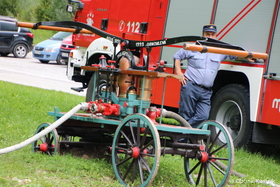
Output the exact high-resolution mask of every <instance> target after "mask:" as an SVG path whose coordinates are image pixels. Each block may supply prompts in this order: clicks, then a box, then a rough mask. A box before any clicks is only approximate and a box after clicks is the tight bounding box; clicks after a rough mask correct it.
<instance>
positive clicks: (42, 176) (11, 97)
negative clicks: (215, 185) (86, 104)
mask: <svg viewBox="0 0 280 187" xmlns="http://www.w3.org/2000/svg"><path fill="white" fill-rule="evenodd" d="M84 100H85V99H84V97H80V96H76V95H71V94H68V93H63V92H57V91H51V90H43V89H39V88H34V87H28V86H22V85H17V84H12V83H7V82H3V81H0V111H1V112H0V127H1V128H0V148H4V147H8V146H11V145H14V144H17V143H20V142H22V141H23V140H25V139H27V138H30V137H31V136H32V135H33V134H34V132H35V130H36V128H37V127H38V125H40V124H41V123H44V122H50V123H52V122H53V117H51V116H48V115H47V112H48V111H53V108H54V107H58V108H59V109H60V110H61V111H69V110H70V109H72V107H74V106H76V105H77V104H78V103H80V102H83V101H84ZM0 158H1V161H0V162H1V164H0V186H1V187H2V186H3V187H6V186H7V187H8V186H28V187H33V186H34V187H35V186H36V187H39V186H40V187H41V186H42V187H45V186H46V187H47V186H52V187H53V186H65V187H72V186H79V187H80V186H81V187H83V186H112V187H113V186H114V187H115V186H120V184H119V183H118V182H117V181H116V180H115V174H114V172H113V168H112V165H111V164H110V163H109V162H108V161H106V160H105V159H89V160H87V159H83V158H80V157H75V156H72V155H70V154H66V155H63V156H62V155H55V156H51V157H49V156H46V155H41V154H36V153H32V151H31V145H29V146H26V147H24V148H22V149H20V150H17V151H14V152H11V153H7V154H4V155H0ZM160 159H161V161H160V167H159V171H158V173H157V175H156V178H155V180H154V181H153V183H152V186H165V187H174V186H188V183H187V182H186V180H185V176H184V169H183V159H182V158H181V157H179V156H170V155H166V156H162V157H161V158H160ZM279 168H280V158H279V154H278V156H275V155H273V156H263V155H261V154H254V153H248V152H247V151H245V150H237V151H236V152H235V166H234V169H235V170H237V171H238V172H241V173H243V174H245V175H247V176H246V177H245V178H238V177H235V176H232V177H231V178H230V180H229V183H228V185H227V186H236V187H237V186H250V187H251V186H269V185H265V184H264V183H262V182H263V181H271V182H274V183H276V184H280V178H279V174H280V173H279Z"/></svg>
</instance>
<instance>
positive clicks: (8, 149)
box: [0, 102, 88, 155]
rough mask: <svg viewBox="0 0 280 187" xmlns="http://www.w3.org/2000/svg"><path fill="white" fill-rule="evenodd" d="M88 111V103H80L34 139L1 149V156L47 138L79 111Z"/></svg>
mask: <svg viewBox="0 0 280 187" xmlns="http://www.w3.org/2000/svg"><path fill="white" fill-rule="evenodd" d="M87 109H88V103H85V102H83V103H80V104H78V105H77V106H75V107H74V108H73V109H71V110H70V111H69V112H67V113H66V114H65V115H63V116H62V117H61V118H59V119H58V120H57V121H55V122H54V123H53V124H51V125H50V126H49V127H47V128H45V129H44V130H42V131H41V132H39V133H38V134H36V135H34V136H33V137H31V138H29V139H27V140H25V141H23V142H21V143H19V144H16V145H13V146H10V147H6V148H3V149H0V155H2V154H5V153H9V152H12V151H16V150H18V149H21V148H23V147H25V146H27V145H29V144H30V143H32V142H34V141H36V140H38V139H39V138H41V137H43V136H45V135H46V134H48V133H49V132H51V131H52V130H54V129H55V128H57V127H58V126H59V125H61V124H62V123H63V122H65V121H66V120H67V119H69V118H70V117H71V116H72V115H73V114H75V113H76V112H77V111H79V110H87Z"/></svg>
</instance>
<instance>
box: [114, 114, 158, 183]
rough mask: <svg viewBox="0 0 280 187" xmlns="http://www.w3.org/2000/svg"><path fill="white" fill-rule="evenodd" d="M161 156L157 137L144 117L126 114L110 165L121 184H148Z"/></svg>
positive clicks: (155, 131)
mask: <svg viewBox="0 0 280 187" xmlns="http://www.w3.org/2000/svg"><path fill="white" fill-rule="evenodd" d="M160 155H161V148H160V139H159V134H158V131H157V129H156V127H155V125H154V123H153V122H152V121H151V120H150V119H149V118H148V117H147V116H145V115H143V114H132V115H129V116H127V117H126V118H125V119H124V120H123V121H122V122H121V124H120V125H119V126H118V128H117V129H116V132H115V136H114V140H113V146H112V163H113V168H114V172H115V175H116V177H117V179H118V180H119V182H120V183H121V184H123V185H130V184H132V186H147V185H149V184H150V183H151V182H152V181H153V180H154V178H155V176H156V174H157V171H158V167H159V161H160Z"/></svg>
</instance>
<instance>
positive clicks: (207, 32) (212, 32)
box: [202, 24, 217, 39]
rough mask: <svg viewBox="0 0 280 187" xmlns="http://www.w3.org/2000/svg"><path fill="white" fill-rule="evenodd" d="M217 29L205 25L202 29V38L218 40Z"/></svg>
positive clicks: (211, 25) (213, 26)
mask: <svg viewBox="0 0 280 187" xmlns="http://www.w3.org/2000/svg"><path fill="white" fill-rule="evenodd" d="M216 33H217V27H216V25H213V24H209V25H204V26H203V29H202V36H203V37H208V38H213V39H216Z"/></svg>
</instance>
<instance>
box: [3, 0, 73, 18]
mask: <svg viewBox="0 0 280 187" xmlns="http://www.w3.org/2000/svg"><path fill="white" fill-rule="evenodd" d="M67 2H68V1H67V0H0V7H1V8H0V15H4V16H12V17H15V18H16V19H18V20H19V21H27V22H39V21H67V20H73V14H70V13H68V12H67V11H66V5H67Z"/></svg>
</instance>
